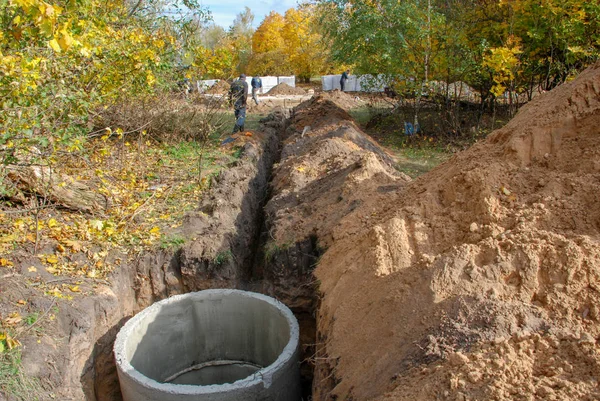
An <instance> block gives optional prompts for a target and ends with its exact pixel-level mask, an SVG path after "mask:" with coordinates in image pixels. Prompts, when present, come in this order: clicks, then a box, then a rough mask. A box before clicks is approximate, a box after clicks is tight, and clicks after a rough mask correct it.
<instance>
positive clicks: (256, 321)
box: [0, 63, 600, 401]
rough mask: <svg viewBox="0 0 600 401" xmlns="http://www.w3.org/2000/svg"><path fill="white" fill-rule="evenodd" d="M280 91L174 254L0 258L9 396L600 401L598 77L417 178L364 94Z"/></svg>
mask: <svg viewBox="0 0 600 401" xmlns="http://www.w3.org/2000/svg"><path fill="white" fill-rule="evenodd" d="M226 89H227V88H224V90H226ZM271 92H272V93H268V94H267V93H266V94H264V95H263V96H261V100H262V102H261V103H259V104H258V105H253V104H252V103H251V102H250V99H248V100H249V113H250V114H252V113H253V112H254V113H258V112H261V113H263V114H264V115H265V117H263V118H262V119H261V120H260V125H259V127H258V128H257V129H253V130H252V132H251V133H250V134H248V135H243V134H236V135H234V137H235V138H234V139H235V141H234V142H232V143H230V144H227V145H224V147H233V146H236V147H238V148H239V152H238V153H239V158H237V159H236V160H234V161H232V162H230V163H229V164H227V165H226V168H224V169H223V170H221V171H220V172H219V174H217V175H215V176H214V177H213V178H212V182H211V185H210V188H209V189H208V190H207V191H206V193H204V194H203V196H202V197H201V199H200V200H199V204H196V205H195V207H194V209H193V210H191V211H188V212H186V213H185V214H184V215H183V217H182V219H181V221H179V222H178V225H177V226H176V227H177V228H176V229H175V230H176V233H177V235H178V236H180V237H181V238H183V240H182V241H181V243H178V244H177V246H173V247H163V248H157V249H154V250H152V251H145V252H139V253H137V254H136V255H135V258H131V257H128V256H126V254H125V251H116V250H115V251H112V252H109V253H108V254H106V255H103V257H104V259H103V260H104V261H105V263H109V262H110V263H112V264H113V265H114V266H116V267H115V268H114V269H113V270H112V271H111V272H110V274H108V275H106V276H105V277H102V278H95V277H93V276H92V275H90V274H87V276H85V275H83V276H78V277H77V282H76V287H74V286H73V285H75V281H70V280H72V279H71V278H69V277H72V276H69V275H68V274H59V273H56V271H55V272H52V271H50V270H48V269H47V266H51V265H55V264H53V263H52V260H50V259H49V258H46V260H45V262H43V263H42V262H40V260H39V258H38V257H36V256H34V255H31V254H27V253H21V254H19V253H18V252H15V257H13V258H12V259H11V262H10V266H8V262H6V263H5V265H7V266H4V267H3V268H6V269H7V270H3V271H0V273H1V274H2V276H1V277H2V280H0V299H1V301H0V314H1V316H3V317H4V318H5V320H4V321H5V322H7V321H8V320H7V318H10V316H13V321H12V322H13V326H15V327H21V329H20V331H19V337H18V341H19V345H20V347H21V348H22V355H21V359H22V363H23V369H24V371H23V372H24V373H23V374H24V376H21V379H18V380H25V378H33V379H35V380H36V381H35V383H37V384H36V385H35V386H36V392H35V396H31V398H27V397H23V398H17V397H14V395H11V394H8V393H7V394H4V395H3V394H2V392H0V399H6V400H7V401H9V400H16V399H40V400H49V399H56V400H86V401H117V400H125V401H134V400H136V401H138V400H139V401H141V400H282V401H285V400H290V401H300V400H314V401H330V400H331V401H332V400H355V401H359V400H373V401H384V400H390V401H391V400H407V401H408V400H410V401H421V400H422V401H431V400H440V401H442V400H444V401H467V400H469V401H475V400H479V401H483V400H496V401H504V400H506V401H508V400H523V401H525V400H589V401H591V400H598V399H600V384H599V380H600V345H599V343H598V339H599V338H600V243H599V241H600V208H599V205H600V133H599V131H598V130H599V128H598V127H600V63H596V64H594V65H593V66H591V67H589V68H588V69H586V70H585V71H584V72H582V73H581V74H580V75H579V76H578V77H577V78H576V79H575V80H573V81H571V82H568V83H565V84H563V85H560V86H558V87H557V88H556V89H554V90H552V91H549V92H547V93H544V94H541V95H539V96H536V97H535V98H534V99H533V100H532V101H530V102H529V103H528V104H527V105H525V106H524V107H522V108H521V109H520V110H519V112H518V113H517V115H516V116H515V117H514V118H513V119H512V120H511V121H510V122H508V124H506V125H504V126H503V127H502V128H500V129H498V130H496V131H494V132H492V133H491V134H490V135H489V136H488V137H487V138H486V139H484V140H481V141H478V142H477V143H476V144H475V145H473V146H472V147H470V148H468V149H467V150H464V151H462V152H458V153H455V154H454V155H453V156H452V157H451V158H449V160H447V161H445V162H444V163H442V164H440V165H439V166H438V167H436V168H434V169H433V170H431V171H430V172H428V173H425V174H423V175H420V176H419V177H417V178H411V177H409V176H408V175H406V174H405V173H403V172H401V171H400V170H399V169H398V168H397V160H395V158H394V157H393V155H391V154H390V152H388V150H387V149H386V148H385V147H383V146H381V145H380V144H379V143H378V142H377V141H375V140H374V139H373V138H371V137H370V136H369V135H367V134H366V133H365V132H364V131H363V129H362V128H361V126H360V125H359V124H358V123H357V122H356V121H355V120H354V118H353V117H352V116H351V115H350V114H349V110H350V109H351V108H352V107H354V106H356V105H357V104H359V103H360V102H361V100H360V99H357V98H358V96H356V95H350V94H347V93H344V92H340V91H333V92H319V93H316V94H314V95H313V94H309V93H308V92H306V91H304V90H302V89H299V88H292V87H291V86H288V85H277V86H275V87H274V89H271ZM152 196H154V195H152ZM134 218H135V216H134V215H132V216H131V220H133V219H134ZM15 224H16V223H15ZM15 227H16V226H15ZM105 227H106V226H105ZM50 228H51V225H50ZM173 238H174V237H173ZM178 238H179V237H178ZM36 241H37V239H36ZM53 241H54V240H53ZM56 241H58V240H56ZM56 241H54V242H48V244H46V246H47V247H48V249H51V250H52V249H55V248H56V247H57V246H61V245H60V243H59V242H58V243H57V242H56ZM57 244H58V245H57ZM37 246H38V244H37V242H36V247H37ZM43 246H44V245H43V244H41V245H40V247H43ZM71 248H72V249H71V251H70V252H71V254H72V255H71V254H70V255H71V256H69V258H70V260H72V261H75V260H76V259H77V258H82V259H86V260H87V258H92V256H90V255H91V254H93V253H94V251H93V250H92V251H90V252H88V253H87V254H86V253H85V252H84V251H82V250H81V249H77V248H76V247H75V246H71ZM59 250H60V248H59ZM92 259H93V258H92ZM1 260H6V259H1ZM46 262H47V263H46ZM44 263H46V264H45V265H44ZM48 263H49V264H48ZM86 263H88V262H86ZM94 263H96V265H98V263H97V259H94ZM42 273H43V274H42ZM64 283H67V284H69V285H70V287H68V288H70V294H71V296H70V297H52V296H48V294H49V291H54V290H52V288H53V287H55V286H56V285H60V284H64ZM60 288H62V289H63V291H67V290H65V289H64V288H66V287H60ZM74 288H76V289H74ZM19 308H21V309H19ZM26 308H31V310H34V309H35V310H38V311H40V312H39V313H38V315H37V318H36V320H35V321H33V322H30V323H28V324H27V325H23V324H24V322H22V323H21V322H20V320H21V318H19V320H16V318H17V316H25V315H26V313H25V312H24V310H25V309H26ZM19 311H20V312H19ZM15 313H17V314H15ZM29 316H30V315H29ZM9 323H10V322H9ZM7 324H8V323H7ZM20 324H21V325H23V326H19V325H20ZM115 341H116V342H115ZM3 397H4V398H3Z"/></svg>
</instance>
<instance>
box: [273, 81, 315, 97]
mask: <svg viewBox="0 0 600 401" xmlns="http://www.w3.org/2000/svg"><path fill="white" fill-rule="evenodd" d="M267 95H271V96H277V95H306V91H305V90H304V89H302V88H296V87H293V86H290V85H288V84H286V83H285V82H282V83H280V84H279V85H275V86H274V87H272V88H271V89H270V90H269V91H268V92H267Z"/></svg>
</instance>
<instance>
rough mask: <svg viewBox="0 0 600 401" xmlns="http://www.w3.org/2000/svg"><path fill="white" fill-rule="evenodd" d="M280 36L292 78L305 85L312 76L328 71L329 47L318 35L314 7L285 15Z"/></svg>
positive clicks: (320, 35) (287, 12)
mask: <svg viewBox="0 0 600 401" xmlns="http://www.w3.org/2000/svg"><path fill="white" fill-rule="evenodd" d="M281 36H282V38H283V41H284V43H285V47H284V53H285V54H286V55H287V57H288V59H289V63H290V65H291V68H292V70H293V71H294V74H295V75H296V76H298V77H299V78H300V79H301V80H304V81H306V82H308V81H309V80H310V78H311V77H312V76H314V75H317V74H321V73H324V72H326V71H327V70H328V69H330V68H331V66H332V63H331V61H330V57H329V48H330V43H329V42H328V41H327V40H326V39H325V38H324V37H323V35H322V33H321V31H320V25H319V23H318V19H317V16H316V14H315V7H314V6H310V5H305V6H302V7H300V8H299V9H294V8H290V9H289V10H288V11H286V13H285V18H284V26H283V29H282V31H281Z"/></svg>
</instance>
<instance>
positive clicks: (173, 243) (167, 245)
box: [160, 234, 185, 249]
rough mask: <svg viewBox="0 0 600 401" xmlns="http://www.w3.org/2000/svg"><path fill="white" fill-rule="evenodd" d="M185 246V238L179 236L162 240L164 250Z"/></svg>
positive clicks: (175, 235) (171, 236)
mask: <svg viewBox="0 0 600 401" xmlns="http://www.w3.org/2000/svg"><path fill="white" fill-rule="evenodd" d="M183 244H185V237H183V236H181V235H179V234H173V235H169V236H166V237H163V238H161V240H160V247H161V248H162V249H173V248H179V247H180V246H181V245H183Z"/></svg>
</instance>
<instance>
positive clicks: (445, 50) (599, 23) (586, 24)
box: [318, 0, 600, 101]
mask: <svg viewBox="0 0 600 401" xmlns="http://www.w3.org/2000/svg"><path fill="white" fill-rule="evenodd" d="M318 4H319V10H320V15H321V21H322V23H323V25H324V26H325V27H326V32H327V33H328V36H329V37H330V38H331V40H333V41H334V43H335V46H334V50H333V56H334V57H335V58H336V60H337V61H339V62H341V63H346V64H352V65H354V66H355V69H356V71H357V72H358V73H384V74H388V75H390V76H391V77H394V79H393V81H394V82H393V83H394V86H395V87H396V89H397V90H398V91H399V92H402V93H405V94H406V93H410V92H413V93H415V91H417V92H416V93H419V92H418V91H419V90H421V89H423V88H426V87H427V83H428V81H430V80H445V81H446V82H455V81H457V80H462V81H465V82H467V83H469V84H470V85H471V86H473V87H475V88H476V89H479V90H480V91H481V92H482V101H485V100H486V98H487V97H488V96H490V95H491V96H492V97H495V96H499V95H501V94H503V93H504V92H505V91H508V92H509V94H514V93H521V92H527V93H528V94H529V95H530V96H531V94H532V92H533V91H534V90H535V89H537V88H540V89H544V90H548V89H552V88H553V87H554V86H556V85H558V84H560V83H562V82H565V81H566V80H568V79H569V78H570V77H572V76H574V75H575V74H576V73H577V72H579V71H581V70H582V69H583V68H585V67H586V66H588V65H590V64H591V63H593V62H594V61H595V60H597V59H598V57H599V55H600V28H599V27H600V3H598V2H587V1H583V0H548V1H544V2H539V1H538V0H515V1H500V2H497V1H493V2H487V1H486V2H472V1H467V0H454V1H451V2H447V1H439V0H428V1H421V0H409V1H402V2H388V1H384V2H372V1H367V0H321V1H319V2H318ZM511 99H512V97H511Z"/></svg>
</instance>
